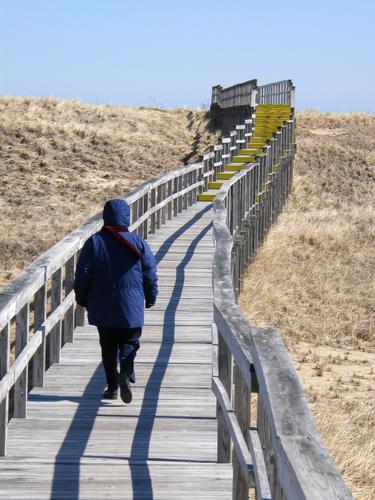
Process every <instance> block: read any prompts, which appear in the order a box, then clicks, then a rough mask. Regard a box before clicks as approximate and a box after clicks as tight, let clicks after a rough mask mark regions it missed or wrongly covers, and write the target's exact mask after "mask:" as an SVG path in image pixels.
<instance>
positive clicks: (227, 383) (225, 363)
mask: <svg viewBox="0 0 375 500" xmlns="http://www.w3.org/2000/svg"><path fill="white" fill-rule="evenodd" d="M218 365H219V370H218V371H219V379H220V381H221V383H222V384H223V387H224V388H225V390H226V391H227V395H228V399H229V401H231V399H232V396H231V392H232V356H231V352H230V350H229V349H228V347H227V345H226V344H225V342H224V340H223V338H222V336H221V334H220V332H218ZM217 429H218V430H217V434H218V435H217V461H218V462H219V463H225V462H230V460H231V445H230V433H229V430H228V428H227V424H226V419H225V414H224V412H223V408H222V406H221V405H220V404H218V407H217Z"/></svg>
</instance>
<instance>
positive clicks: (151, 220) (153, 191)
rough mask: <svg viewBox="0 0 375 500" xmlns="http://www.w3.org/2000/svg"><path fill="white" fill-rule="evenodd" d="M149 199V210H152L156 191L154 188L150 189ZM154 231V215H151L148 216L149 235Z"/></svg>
mask: <svg viewBox="0 0 375 500" xmlns="http://www.w3.org/2000/svg"><path fill="white" fill-rule="evenodd" d="M150 199H151V207H150V208H153V207H154V206H155V205H156V189H155V188H152V189H151V195H150ZM155 229H156V214H155V213H153V214H151V216H150V233H151V234H154V233H155Z"/></svg>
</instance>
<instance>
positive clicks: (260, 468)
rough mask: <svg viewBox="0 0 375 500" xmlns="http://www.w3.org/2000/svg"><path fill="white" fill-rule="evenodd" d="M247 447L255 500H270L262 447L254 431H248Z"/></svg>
mask: <svg viewBox="0 0 375 500" xmlns="http://www.w3.org/2000/svg"><path fill="white" fill-rule="evenodd" d="M248 446H249V449H250V453H251V458H252V461H253V464H254V471H255V491H256V500H272V496H271V489H270V485H269V482H268V477H267V470H266V464H265V462H264V456H263V450H262V445H261V442H260V439H259V435H258V431H257V430H256V429H250V430H249V433H248Z"/></svg>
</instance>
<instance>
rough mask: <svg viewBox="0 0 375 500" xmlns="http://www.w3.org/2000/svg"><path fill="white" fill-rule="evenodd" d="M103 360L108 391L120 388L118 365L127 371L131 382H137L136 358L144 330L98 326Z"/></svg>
mask: <svg viewBox="0 0 375 500" xmlns="http://www.w3.org/2000/svg"><path fill="white" fill-rule="evenodd" d="M98 331H99V339H100V347H101V348H102V360H103V366H104V370H105V375H106V378H107V385H108V389H110V390H115V389H117V387H118V380H117V378H118V371H117V365H118V363H119V362H120V366H121V368H122V369H123V370H125V373H126V376H127V377H128V378H129V380H130V382H133V383H134V382H135V373H134V358H135V356H136V354H137V351H138V349H139V338H140V336H141V333H142V328H107V327H102V326H98Z"/></svg>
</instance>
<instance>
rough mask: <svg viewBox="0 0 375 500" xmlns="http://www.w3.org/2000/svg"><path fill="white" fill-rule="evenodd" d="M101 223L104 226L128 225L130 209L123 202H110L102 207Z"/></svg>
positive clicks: (118, 200)
mask: <svg viewBox="0 0 375 500" xmlns="http://www.w3.org/2000/svg"><path fill="white" fill-rule="evenodd" d="M103 221H104V225H105V226H126V227H129V225H130V208H129V205H128V204H127V203H126V201H125V200H120V199H116V200H110V201H107V203H106V204H105V205H104V209H103Z"/></svg>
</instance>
